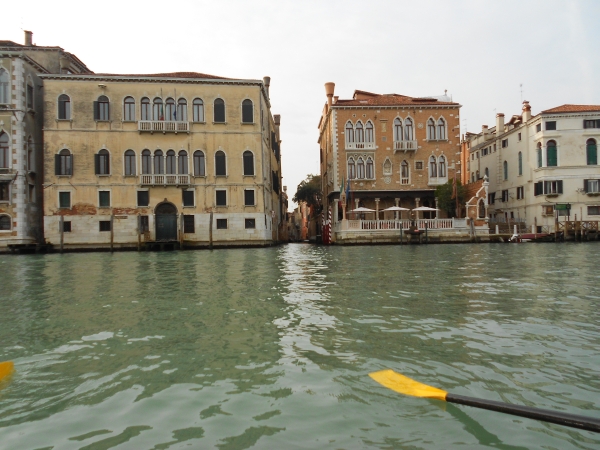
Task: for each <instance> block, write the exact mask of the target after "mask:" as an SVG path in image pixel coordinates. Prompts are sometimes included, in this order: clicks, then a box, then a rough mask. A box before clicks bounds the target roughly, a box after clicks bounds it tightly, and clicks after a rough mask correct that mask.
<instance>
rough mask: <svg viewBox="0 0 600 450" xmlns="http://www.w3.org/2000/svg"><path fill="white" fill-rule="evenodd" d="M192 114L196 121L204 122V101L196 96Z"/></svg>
mask: <svg viewBox="0 0 600 450" xmlns="http://www.w3.org/2000/svg"><path fill="white" fill-rule="evenodd" d="M192 116H193V117H192V120H193V121H194V122H204V102H203V101H202V99H201V98H195V99H194V101H193V102H192Z"/></svg>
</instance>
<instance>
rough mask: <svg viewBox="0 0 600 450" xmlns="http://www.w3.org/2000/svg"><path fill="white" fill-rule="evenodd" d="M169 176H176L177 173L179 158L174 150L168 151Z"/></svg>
mask: <svg viewBox="0 0 600 450" xmlns="http://www.w3.org/2000/svg"><path fill="white" fill-rule="evenodd" d="M166 159H167V170H166V172H167V174H168V175H174V174H176V173H177V158H176V157H175V151H174V150H168V151H167V158H166Z"/></svg>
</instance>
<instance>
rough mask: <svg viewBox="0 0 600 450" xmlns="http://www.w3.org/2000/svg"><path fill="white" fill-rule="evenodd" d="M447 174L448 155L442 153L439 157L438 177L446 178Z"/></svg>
mask: <svg viewBox="0 0 600 450" xmlns="http://www.w3.org/2000/svg"><path fill="white" fill-rule="evenodd" d="M446 176H448V174H447V173H446V157H445V156H444V155H440V157H439V158H438V177H441V178H446Z"/></svg>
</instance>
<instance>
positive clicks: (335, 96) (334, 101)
mask: <svg viewBox="0 0 600 450" xmlns="http://www.w3.org/2000/svg"><path fill="white" fill-rule="evenodd" d="M338 98H340V96H339V95H334V96H333V104H334V105H335V104H336V103H337V101H338Z"/></svg>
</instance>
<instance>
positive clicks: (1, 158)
mask: <svg viewBox="0 0 600 450" xmlns="http://www.w3.org/2000/svg"><path fill="white" fill-rule="evenodd" d="M9 163H10V146H9V145H8V134H7V133H5V132H3V131H1V132H0V169H8V167H9Z"/></svg>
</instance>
